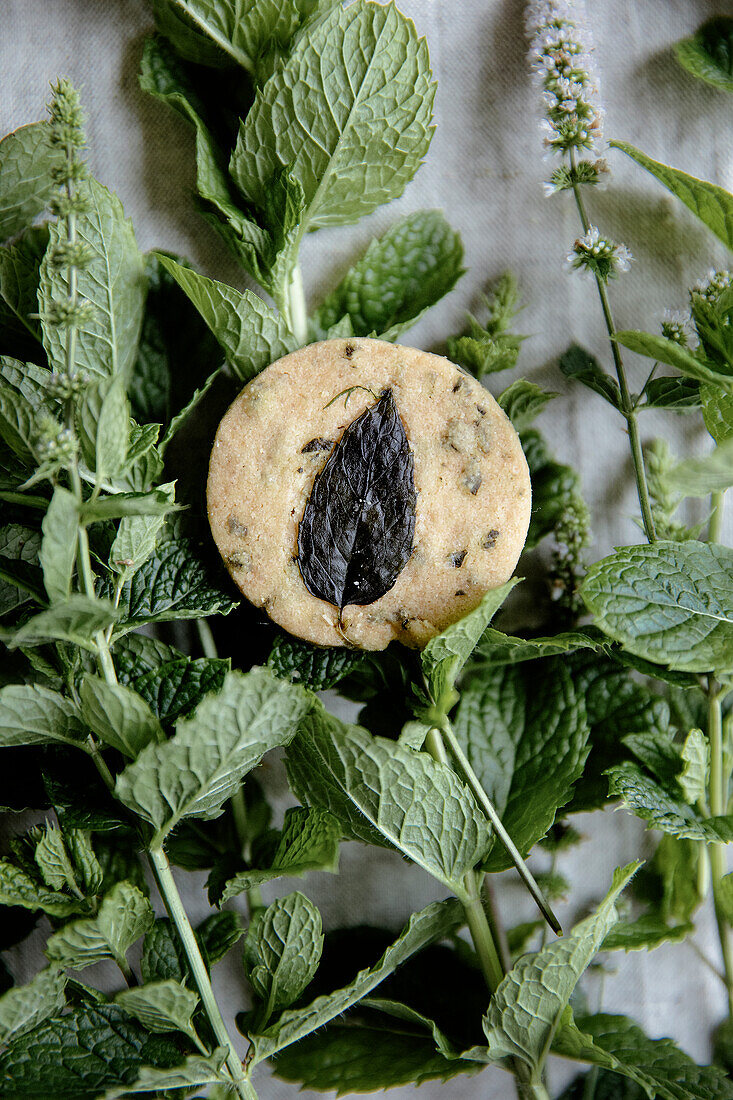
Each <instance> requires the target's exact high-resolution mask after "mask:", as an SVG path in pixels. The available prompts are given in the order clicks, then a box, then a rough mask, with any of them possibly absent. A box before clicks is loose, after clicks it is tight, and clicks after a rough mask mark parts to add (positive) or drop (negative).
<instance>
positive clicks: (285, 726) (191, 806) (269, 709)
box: [116, 668, 312, 844]
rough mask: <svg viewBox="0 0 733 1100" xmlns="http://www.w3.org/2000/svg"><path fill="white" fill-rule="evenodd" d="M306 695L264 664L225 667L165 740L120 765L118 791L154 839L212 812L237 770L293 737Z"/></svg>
mask: <svg viewBox="0 0 733 1100" xmlns="http://www.w3.org/2000/svg"><path fill="white" fill-rule="evenodd" d="M311 698H312V697H311V696H309V694H308V693H307V692H305V691H304V690H303V689H302V688H299V687H296V686H295V685H293V684H288V683H286V682H285V681H283V680H278V679H277V678H276V677H275V676H273V675H272V673H270V672H269V671H268V670H267V669H262V668H260V669H253V670H252V671H251V672H248V673H245V674H243V673H238V672H230V673H228V674H227V676H226V678H225V680H224V684H223V687H222V689H221V691H220V692H218V693H217V694H212V695H209V696H207V697H205V698H204V699H203V700H202V702H201V703H199V705H198V707H197V708H196V710H195V711H194V712H193V714H192V715H191V716H190V718H185V719H179V721H178V723H177V724H176V733H175V735H174V736H173V737H171V738H170V740H169V741H166V742H165V743H164V744H162V745H157V744H154V745H148V746H147V748H145V749H143V751H142V752H141V753H140V755H139V756H138V758H137V760H135V761H134V763H132V764H129V765H128V766H127V768H125V770H124V771H123V772H121V774H120V775H119V776H118V778H117V785H116V790H117V796H118V798H120V799H121V801H122V802H124V803H125V805H126V806H128V807H129V808H130V809H132V810H133V811H134V812H135V813H137V814H139V815H140V816H141V817H144V818H145V819H146V820H147V821H149V822H150V823H151V824H152V825H153V826H154V828H155V830H156V833H155V837H154V840H153V843H154V844H160V843H161V842H162V840H163V838H164V837H165V836H166V835H167V834H168V833H169V832H170V830H171V829H172V828H174V826H175V825H177V823H178V822H179V821H180V820H181V819H182V818H184V817H216V816H218V814H219V812H220V810H221V807H222V805H223V804H224V802H225V801H226V799H227V798H229V797H231V795H232V794H233V793H234V791H235V790H236V789H237V787H238V786H239V784H240V782H241V779H242V777H243V776H244V775H245V774H246V773H247V772H248V771H251V769H252V768H253V767H255V765H256V764H258V763H259V762H260V760H261V759H262V757H263V755H264V754H265V753H266V752H267V751H268V750H269V749H271V748H274V747H275V746H276V745H284V744H287V743H288V741H289V740H290V739H291V738H292V737H293V735H294V734H295V731H296V728H297V725H298V722H299V721H300V719H301V718H303V717H304V715H305V714H306V712H307V711H308V708H309V707H310V706H311Z"/></svg>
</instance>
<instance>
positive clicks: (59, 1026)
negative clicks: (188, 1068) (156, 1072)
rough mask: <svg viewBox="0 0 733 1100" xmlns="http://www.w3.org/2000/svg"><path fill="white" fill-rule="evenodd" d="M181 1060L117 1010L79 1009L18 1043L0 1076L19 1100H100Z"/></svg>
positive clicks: (3, 1058) (2, 1058) (0, 1063)
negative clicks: (151, 1069)
mask: <svg viewBox="0 0 733 1100" xmlns="http://www.w3.org/2000/svg"><path fill="white" fill-rule="evenodd" d="M179 1060H180V1053H179V1051H178V1049H177V1048H176V1046H175V1045H174V1044H173V1043H172V1042H170V1041H169V1040H168V1039H163V1038H160V1037H158V1036H155V1037H151V1036H150V1035H149V1034H148V1032H147V1031H145V1029H144V1028H142V1027H140V1025H139V1024H137V1023H136V1022H135V1021H134V1020H131V1019H130V1017H129V1016H128V1015H127V1014H126V1013H125V1012H123V1010H122V1009H121V1008H118V1007H117V1005H106V1004H95V1005H89V1004H81V1005H78V1006H76V1007H75V1008H74V1009H73V1010H72V1011H71V1012H69V1013H67V1014H66V1015H63V1016H56V1017H54V1018H53V1019H50V1020H46V1021H45V1022H44V1023H42V1024H41V1025H40V1026H39V1027H36V1028H34V1029H33V1031H32V1032H30V1033H29V1034H28V1035H24V1036H22V1037H21V1038H19V1039H16V1041H15V1042H14V1043H12V1044H11V1045H10V1046H9V1047H8V1049H7V1050H6V1051H5V1052H4V1054H2V1055H0V1074H1V1075H2V1079H3V1080H4V1081H5V1082H6V1088H9V1089H10V1090H11V1095H12V1096H13V1097H17V1098H18V1100H21V1098H27V1100H38V1098H39V1097H40V1096H48V1095H49V1093H50V1094H51V1095H53V1096H57V1097H60V1098H62V1097H63V1098H66V1100H98V1097H99V1094H100V1090H101V1089H104V1088H107V1087H110V1086H112V1085H115V1086H118V1085H119V1084H120V1082H125V1083H129V1084H132V1082H133V1081H134V1080H135V1078H136V1077H137V1075H138V1072H139V1071H140V1069H141V1068H142V1067H143V1066H146V1065H160V1066H170V1065H174V1064H175V1063H176V1062H177V1061H179Z"/></svg>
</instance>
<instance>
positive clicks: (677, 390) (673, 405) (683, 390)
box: [639, 375, 701, 412]
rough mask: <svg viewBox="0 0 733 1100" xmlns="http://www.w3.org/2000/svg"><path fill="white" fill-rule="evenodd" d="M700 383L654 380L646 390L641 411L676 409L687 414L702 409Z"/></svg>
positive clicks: (684, 380) (682, 380) (688, 380)
mask: <svg viewBox="0 0 733 1100" xmlns="http://www.w3.org/2000/svg"><path fill="white" fill-rule="evenodd" d="M700 388H701V387H700V383H699V382H697V381H695V380H694V379H691V378H677V377H675V376H673V375H670V376H669V377H668V378H667V377H664V378H652V379H651V381H650V382H647V384H646V387H645V389H644V394H645V401H644V402H643V404H641V405H640V406H639V408H640V409H675V410H676V411H677V412H685V411H686V410H688V409H699V408H700Z"/></svg>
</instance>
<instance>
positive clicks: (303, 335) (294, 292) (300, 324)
mask: <svg viewBox="0 0 733 1100" xmlns="http://www.w3.org/2000/svg"><path fill="white" fill-rule="evenodd" d="M283 304H284V309H285V316H286V320H287V323H288V327H289V329H290V331H291V332H292V334H293V336H294V337H295V339H296V340H297V341H298V344H299V346H300V347H302V346H303V345H304V344H307V343H308V311H307V308H306V304H305V291H304V290H303V277H302V275H301V274H300V267H299V265H298V264H296V265H295V267H294V268H293V270H292V273H291V275H290V281H289V282H288V283H287V284H286V286H285V291H284V303H283Z"/></svg>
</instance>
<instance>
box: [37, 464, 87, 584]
mask: <svg viewBox="0 0 733 1100" xmlns="http://www.w3.org/2000/svg"><path fill="white" fill-rule="evenodd" d="M41 530H42V531H43V542H42V543H41V548H40V550H39V553H38V557H39V559H40V563H41V568H42V569H43V583H44V585H45V586H46V592H47V593H48V598H49V599H50V600H51V601H56V600H67V599H68V598H69V596H70V595H71V577H72V574H73V572H74V563H75V561H76V544H77V535H78V531H79V509H78V506H77V502H76V497H75V496H74V495H73V493H70V492H69V490H68V489H62V488H61V486H60V485H57V486H56V488H55V489H54V491H53V496H52V497H51V503H50V504H49V506H48V510H47V511H46V514H45V516H44V517H43V523H42V525H41Z"/></svg>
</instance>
